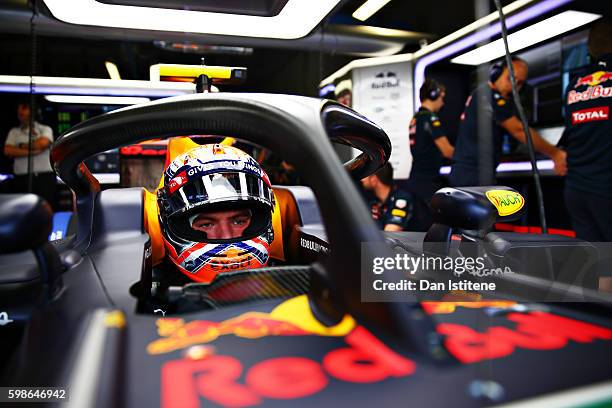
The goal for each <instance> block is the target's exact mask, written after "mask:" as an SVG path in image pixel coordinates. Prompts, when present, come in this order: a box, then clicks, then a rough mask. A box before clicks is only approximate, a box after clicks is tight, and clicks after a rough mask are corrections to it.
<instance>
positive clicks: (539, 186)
mask: <svg viewBox="0 0 612 408" xmlns="http://www.w3.org/2000/svg"><path fill="white" fill-rule="evenodd" d="M494 1H495V7H497V11H498V13H499V21H500V23H501V32H502V39H503V41H504V47H505V49H506V64H507V65H508V72H509V73H510V82H511V83H512V97H513V99H514V105H515V106H516V110H517V113H518V115H519V118H520V120H521V124H522V125H523V130H524V131H525V136H526V137H527V150H528V151H529V161H530V162H531V172H532V174H533V181H534V183H535V189H536V200H537V202H538V211H539V213H540V225H541V226H542V233H543V234H547V233H548V227H547V225H546V213H545V212H544V196H543V194H542V184H541V183H540V172H539V170H538V166H537V164H536V158H535V151H534V148H533V140H532V139H531V131H530V130H529V125H528V124H527V116H526V115H525V110H524V109H523V104H522V103H521V100H520V98H519V94H518V89H517V88H516V78H515V76H514V66H513V65H512V56H511V55H510V49H509V48H508V29H507V27H506V17H505V16H504V12H503V11H502V7H501V4H500V0H494Z"/></svg>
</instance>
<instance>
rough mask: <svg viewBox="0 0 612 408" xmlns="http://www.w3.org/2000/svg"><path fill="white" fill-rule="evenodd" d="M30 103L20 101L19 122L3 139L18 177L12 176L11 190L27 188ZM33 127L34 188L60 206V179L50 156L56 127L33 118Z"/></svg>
mask: <svg viewBox="0 0 612 408" xmlns="http://www.w3.org/2000/svg"><path fill="white" fill-rule="evenodd" d="M31 114H32V110H31V108H30V105H29V103H26V102H19V104H18V105H17V118H18V119H19V126H17V127H14V128H12V129H11V130H10V131H9V133H8V136H7V137H6V141H5V142H4V155H5V156H7V157H11V158H13V159H14V173H15V178H14V179H13V180H11V186H10V187H9V189H10V191H11V192H13V193H27V192H28V152H29V147H30V145H29V139H30V136H29V134H30V116H31ZM33 123H34V126H33V130H32V172H33V175H32V192H33V193H35V194H38V195H40V196H42V197H43V198H44V199H45V200H47V202H48V203H49V204H50V205H51V207H52V208H53V209H56V208H57V183H56V179H55V173H53V169H52V168H51V162H50V160H49V154H50V147H51V143H52V142H53V131H52V130H51V128H50V127H49V126H46V125H43V124H41V123H39V122H38V121H33Z"/></svg>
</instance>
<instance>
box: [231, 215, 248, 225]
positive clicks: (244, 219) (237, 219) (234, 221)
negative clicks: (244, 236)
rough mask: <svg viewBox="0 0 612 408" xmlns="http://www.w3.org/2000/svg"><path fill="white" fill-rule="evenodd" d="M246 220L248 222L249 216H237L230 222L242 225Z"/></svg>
mask: <svg viewBox="0 0 612 408" xmlns="http://www.w3.org/2000/svg"><path fill="white" fill-rule="evenodd" d="M247 222H249V217H239V218H234V219H233V220H232V224H234V225H244V224H246V223H247Z"/></svg>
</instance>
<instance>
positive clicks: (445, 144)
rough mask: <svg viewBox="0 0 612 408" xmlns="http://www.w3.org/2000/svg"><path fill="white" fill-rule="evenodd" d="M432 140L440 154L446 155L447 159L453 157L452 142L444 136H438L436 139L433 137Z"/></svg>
mask: <svg viewBox="0 0 612 408" xmlns="http://www.w3.org/2000/svg"><path fill="white" fill-rule="evenodd" d="M434 142H435V143H436V146H438V150H440V153H442V156H444V157H446V158H447V159H452V158H453V154H454V153H455V148H454V147H453V145H452V144H450V142H449V141H448V138H447V137H446V136H440V137H438V138H437V139H434Z"/></svg>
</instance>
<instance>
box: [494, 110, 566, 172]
mask: <svg viewBox="0 0 612 408" xmlns="http://www.w3.org/2000/svg"><path fill="white" fill-rule="evenodd" d="M500 125H501V126H502V127H503V128H504V129H506V131H507V132H508V133H509V134H510V135H512V137H514V138H515V139H517V140H518V141H519V142H521V143H523V144H526V143H527V136H526V134H525V131H524V130H523V125H522V124H521V121H520V120H519V119H518V118H517V117H516V116H512V117H510V118H508V119H506V120H504V121H503V122H501V123H500ZM529 131H530V133H531V139H532V141H533V148H534V149H535V150H536V151H538V152H540V153H542V154H545V155H546V156H548V157H550V158H551V159H552V160H553V161H554V162H555V172H556V173H557V174H559V175H565V173H567V163H566V161H565V160H566V157H567V154H566V153H565V152H564V151H563V150H561V149H559V148H558V147H556V146H553V145H551V144H550V143H548V142H547V141H546V140H544V139H543V138H542V136H540V134H539V133H538V132H537V131H536V130H535V129H533V128H531V127H530V128H529Z"/></svg>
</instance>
